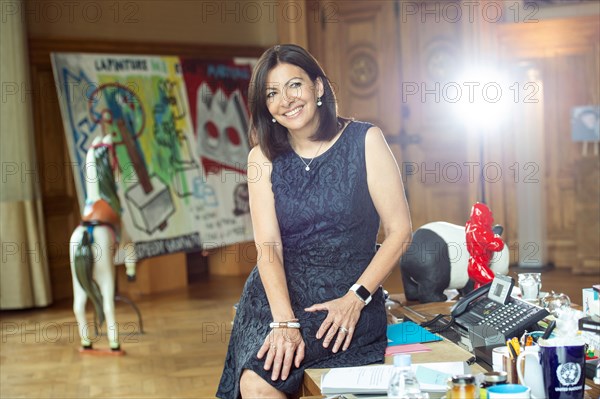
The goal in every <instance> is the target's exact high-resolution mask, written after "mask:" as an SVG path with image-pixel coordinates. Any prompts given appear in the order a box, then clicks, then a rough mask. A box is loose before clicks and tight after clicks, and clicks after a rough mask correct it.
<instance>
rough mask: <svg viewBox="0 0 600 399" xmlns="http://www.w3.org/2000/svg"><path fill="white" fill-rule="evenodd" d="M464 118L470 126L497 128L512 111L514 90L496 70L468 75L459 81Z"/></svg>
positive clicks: (460, 107)
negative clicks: (509, 107) (510, 109)
mask: <svg viewBox="0 0 600 399" xmlns="http://www.w3.org/2000/svg"><path fill="white" fill-rule="evenodd" d="M459 82H460V85H461V86H462V93H461V96H460V101H459V102H458V105H459V114H460V117H461V118H462V119H463V120H464V121H465V123H467V124H468V125H470V126H473V127H485V126H491V125H492V124H497V123H498V122H499V121H500V119H501V118H503V117H504V116H505V113H506V112H507V111H508V104H509V102H510V98H512V88H511V87H510V84H509V83H508V80H507V78H506V76H505V75H504V74H502V73H501V72H499V71H497V70H493V69H476V70H471V71H467V72H466V73H465V74H464V75H463V77H462V79H460V80H459Z"/></svg>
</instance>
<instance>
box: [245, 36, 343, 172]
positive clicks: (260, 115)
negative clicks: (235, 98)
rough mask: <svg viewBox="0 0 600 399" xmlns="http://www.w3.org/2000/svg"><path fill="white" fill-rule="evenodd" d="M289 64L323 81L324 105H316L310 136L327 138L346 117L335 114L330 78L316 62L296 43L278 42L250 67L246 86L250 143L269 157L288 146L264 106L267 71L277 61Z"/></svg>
mask: <svg viewBox="0 0 600 399" xmlns="http://www.w3.org/2000/svg"><path fill="white" fill-rule="evenodd" d="M285 63H287V64H291V65H295V66H297V67H299V68H302V69H303V70H304V72H306V74H307V75H308V77H309V78H310V80H311V81H312V82H313V84H316V83H317V78H321V81H322V82H323V89H324V92H323V96H322V97H321V101H322V102H323V105H322V106H321V107H318V108H317V112H318V115H319V126H318V128H317V132H316V133H315V134H314V135H313V136H311V140H314V141H317V140H326V141H329V140H331V139H332V138H333V137H335V135H336V134H337V133H338V132H339V130H340V129H341V128H342V127H343V125H344V124H345V122H346V121H347V119H345V118H341V117H339V116H338V114H337V101H336V99H335V94H334V92H333V89H332V87H331V83H330V82H329V79H328V78H327V76H326V75H325V72H324V71H323V68H321V65H319V62H318V61H317V60H316V59H315V58H314V57H313V56H312V55H311V54H310V53H309V52H308V51H306V50H305V49H303V48H302V47H300V46H297V45H295V44H278V45H276V46H273V47H271V48H270V49H268V50H267V51H265V52H264V53H263V55H261V57H260V58H259V60H258V62H257V63H256V65H255V67H254V70H253V71H252V78H251V80H250V86H249V88H248V108H249V109H250V127H249V130H248V138H249V140H250V144H251V145H252V146H255V145H259V146H260V148H261V150H262V151H263V153H264V154H265V156H266V157H267V158H268V159H269V160H271V161H272V160H273V159H275V158H276V157H277V156H278V155H281V154H283V153H285V152H288V151H290V150H291V146H290V143H289V140H288V136H287V133H288V131H287V129H286V128H285V127H283V126H281V125H280V124H279V123H273V122H272V118H273V117H272V115H271V114H270V113H269V110H268V108H267V93H266V87H267V75H268V74H269V72H270V71H271V70H272V69H273V68H275V67H276V66H277V65H279V64H285Z"/></svg>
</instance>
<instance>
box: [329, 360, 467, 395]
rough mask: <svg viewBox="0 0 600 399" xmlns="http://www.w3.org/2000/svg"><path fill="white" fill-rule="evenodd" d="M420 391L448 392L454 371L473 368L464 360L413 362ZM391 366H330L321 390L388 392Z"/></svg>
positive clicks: (354, 392) (464, 370) (458, 371)
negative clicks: (333, 367)
mask: <svg viewBox="0 0 600 399" xmlns="http://www.w3.org/2000/svg"><path fill="white" fill-rule="evenodd" d="M412 368H413V371H414V372H415V375H416V376H417V380H418V381H419V385H420V386H421V390H422V391H425V392H446V389H447V381H448V378H450V377H451V376H452V375H454V374H468V373H469V372H470V367H469V366H468V365H467V364H466V363H465V362H437V363H420V364H413V365H412ZM392 369H393V366H392V365H375V366H373V365H371V366H361V367H342V368H336V369H331V370H330V371H329V372H327V373H326V374H324V375H323V377H322V378H321V393H322V394H323V395H334V394H346V393H351V394H370V395H376V394H385V393H386V392H387V388H388V384H389V381H390V377H391V375H392Z"/></svg>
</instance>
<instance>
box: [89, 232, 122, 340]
mask: <svg viewBox="0 0 600 399" xmlns="http://www.w3.org/2000/svg"><path fill="white" fill-rule="evenodd" d="M94 242H95V243H97V245H95V246H94V255H95V261H96V262H95V267H94V280H95V281H96V282H97V284H98V287H99V288H100V292H101V294H102V308H103V311H104V315H105V316H106V335H107V337H108V343H109V346H110V349H111V350H113V351H118V350H120V349H121V348H120V345H119V326H118V325H117V322H116V320H115V267H114V264H113V254H114V244H115V239H114V234H113V232H112V230H111V228H110V227H107V226H96V227H95V228H94Z"/></svg>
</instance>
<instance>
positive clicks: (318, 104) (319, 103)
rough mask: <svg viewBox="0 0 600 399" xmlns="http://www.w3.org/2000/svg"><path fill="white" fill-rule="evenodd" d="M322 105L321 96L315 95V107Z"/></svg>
mask: <svg viewBox="0 0 600 399" xmlns="http://www.w3.org/2000/svg"><path fill="white" fill-rule="evenodd" d="M321 105H323V101H321V97H317V107H320V106H321Z"/></svg>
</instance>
